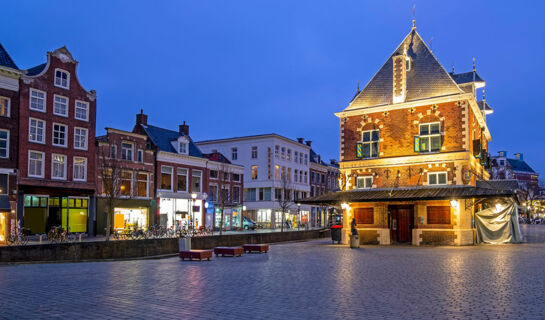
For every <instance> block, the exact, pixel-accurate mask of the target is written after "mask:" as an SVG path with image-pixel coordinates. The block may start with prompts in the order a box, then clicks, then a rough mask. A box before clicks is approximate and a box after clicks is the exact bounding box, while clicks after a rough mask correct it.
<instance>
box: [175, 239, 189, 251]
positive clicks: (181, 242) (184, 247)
mask: <svg viewBox="0 0 545 320" xmlns="http://www.w3.org/2000/svg"><path fill="white" fill-rule="evenodd" d="M189 250H191V238H190V237H186V238H179V239H178V251H189Z"/></svg>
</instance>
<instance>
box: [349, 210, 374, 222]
mask: <svg viewBox="0 0 545 320" xmlns="http://www.w3.org/2000/svg"><path fill="white" fill-rule="evenodd" d="M354 217H355V218H356V223H357V224H373V223H375V215H374V210H373V208H355V209H354Z"/></svg>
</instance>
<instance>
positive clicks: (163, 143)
mask: <svg viewBox="0 0 545 320" xmlns="http://www.w3.org/2000/svg"><path fill="white" fill-rule="evenodd" d="M133 132H134V133H139V134H142V135H146V136H147V139H148V144H149V148H150V149H151V150H153V151H154V154H155V175H154V176H155V181H154V183H155V185H156V197H157V204H158V206H159V210H158V215H156V216H155V217H154V220H153V221H154V223H158V224H161V225H163V226H167V227H171V226H175V225H181V226H185V227H190V226H193V225H194V226H195V227H199V226H201V225H205V226H207V227H212V225H213V223H214V221H216V218H215V216H214V214H215V211H214V210H212V212H209V211H207V210H205V209H206V208H205V207H206V206H207V200H208V197H209V193H208V192H209V186H210V184H211V180H210V173H211V172H216V173H219V171H222V172H224V173H228V174H231V176H230V177H228V179H229V181H230V183H229V184H226V185H225V186H227V185H228V186H229V187H228V188H229V189H230V190H231V194H233V191H232V189H231V187H234V186H239V187H240V188H241V187H242V185H241V182H239V181H235V180H234V179H235V175H238V177H239V179H241V180H240V181H242V177H243V176H242V174H243V168H242V167H241V166H237V165H233V164H229V163H225V162H219V161H215V160H214V159H213V156H211V158H212V159H210V158H208V157H206V156H205V155H204V154H203V153H202V152H201V150H200V149H199V147H198V146H197V145H196V144H195V143H194V142H193V140H192V139H191V137H190V135H189V125H187V124H185V122H184V123H183V124H181V125H180V126H179V130H178V131H174V130H168V129H164V128H160V127H156V126H153V125H150V124H148V116H147V115H146V114H143V113H142V112H141V113H140V114H137V115H136V125H135V126H134V129H133ZM231 182H232V183H233V185H232V186H231ZM239 191H240V189H239ZM239 195H240V194H239ZM212 202H213V201H212ZM237 210H238V211H237V212H238V213H239V216H240V214H241V213H242V202H240V205H239V207H238V208H237ZM235 215H236V214H235ZM229 221H231V220H229Z"/></svg>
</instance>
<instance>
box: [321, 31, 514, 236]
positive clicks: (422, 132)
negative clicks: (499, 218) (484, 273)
mask: <svg viewBox="0 0 545 320" xmlns="http://www.w3.org/2000/svg"><path fill="white" fill-rule="evenodd" d="M484 85H485V83H484V81H483V80H482V79H481V77H479V75H478V74H477V72H476V70H475V67H474V68H473V71H471V72H466V73H458V74H457V73H454V72H452V73H448V72H447V71H446V70H445V69H444V68H443V67H442V66H441V64H440V63H439V61H438V60H437V59H436V58H435V56H434V55H433V54H432V52H431V51H430V50H429V48H428V47H427V46H426V44H425V43H424V41H423V40H422V38H421V37H420V35H419V34H418V32H417V31H416V27H413V28H412V29H411V31H410V33H409V34H408V35H407V36H406V37H405V39H403V41H402V42H401V44H400V45H399V46H398V47H397V49H396V50H395V51H394V53H393V54H392V55H391V56H390V57H389V58H388V60H387V61H386V63H385V64H384V65H383V66H382V68H381V69H380V70H379V71H378V72H377V73H376V74H375V76H374V77H373V78H372V79H371V80H370V81H369V83H368V84H367V86H366V87H365V88H364V89H363V90H361V91H359V90H358V92H357V94H356V96H355V97H354V98H353V99H352V101H350V103H349V104H348V106H347V107H346V108H345V109H344V110H343V111H341V112H339V113H337V114H336V115H337V116H338V117H339V119H340V143H341V148H340V160H341V161H340V170H341V189H342V190H343V191H342V192H338V193H335V194H333V195H324V196H318V197H316V198H314V199H312V200H313V202H314V203H328V202H337V203H338V202H344V203H345V204H344V205H343V207H344V208H345V210H344V229H343V230H344V233H343V241H345V243H346V242H347V241H348V239H347V235H348V234H349V232H350V223H351V221H352V219H353V218H355V221H356V224H357V229H358V231H359V234H360V241H361V242H362V243H377V244H379V243H380V244H390V243H392V242H395V243H403V242H407V243H412V244H414V245H419V244H426V243H443V244H458V245H464V244H472V243H473V228H474V226H473V219H472V217H473V214H474V210H475V209H476V206H474V205H472V203H473V201H475V200H476V199H481V198H486V197H498V196H510V195H511V194H512V192H511V191H510V190H503V189H498V188H492V187H489V186H491V185H493V183H489V182H487V183H483V181H484V180H488V178H489V174H488V171H487V169H486V166H487V164H488V162H489V159H488V152H487V150H488V141H490V139H491V135H490V132H489V130H488V127H487V124H486V115H487V114H490V111H491V110H490V107H489V106H488V104H487V103H486V102H484V101H483V102H480V103H479V101H477V96H478V95H477V90H478V89H480V88H482V87H484Z"/></svg>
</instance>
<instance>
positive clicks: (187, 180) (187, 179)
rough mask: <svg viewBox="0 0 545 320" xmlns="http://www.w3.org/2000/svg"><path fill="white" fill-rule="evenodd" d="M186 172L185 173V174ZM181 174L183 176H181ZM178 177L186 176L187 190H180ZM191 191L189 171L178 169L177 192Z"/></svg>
mask: <svg viewBox="0 0 545 320" xmlns="http://www.w3.org/2000/svg"><path fill="white" fill-rule="evenodd" d="M184 171H185V173H184ZM180 172H181V174H180ZM178 176H185V190H179V189H178ZM188 191H189V169H187V168H176V192H188Z"/></svg>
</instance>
